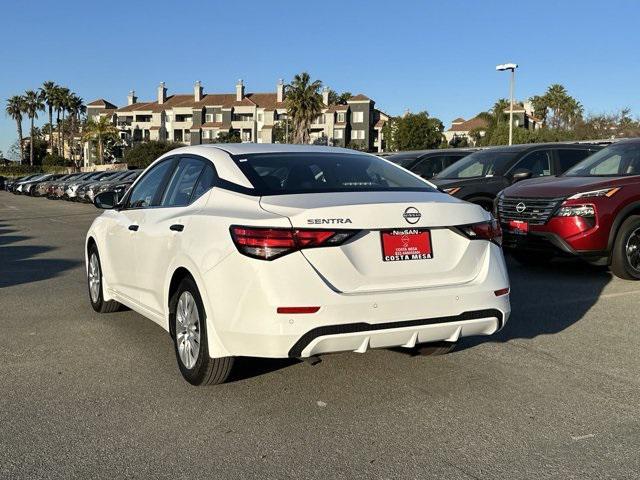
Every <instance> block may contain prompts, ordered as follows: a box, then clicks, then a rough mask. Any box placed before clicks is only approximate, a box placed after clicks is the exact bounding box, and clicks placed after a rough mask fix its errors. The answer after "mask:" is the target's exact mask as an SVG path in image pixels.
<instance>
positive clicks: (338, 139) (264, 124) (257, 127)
mask: <svg viewBox="0 0 640 480" xmlns="http://www.w3.org/2000/svg"><path fill="white" fill-rule="evenodd" d="M284 96H285V86H284V83H283V82H282V80H280V81H279V82H278V83H277V85H276V89H275V91H274V92H266V93H252V92H247V91H246V90H245V85H244V83H243V81H242V80H239V81H238V82H237V84H236V86H235V92H234V93H205V92H204V88H203V86H202V83H201V82H200V81H197V82H195V84H194V87H193V92H192V93H188V94H184V93H181V94H173V95H171V94H169V93H168V90H167V87H166V85H165V84H164V82H162V83H160V85H159V86H158V88H157V96H156V100H155V101H152V102H141V101H139V100H138V98H137V97H136V95H135V92H133V91H132V92H130V93H129V95H128V97H127V105H125V106H123V107H117V106H116V105H114V104H113V103H111V102H108V101H107V100H104V99H98V100H95V101H93V102H91V103H89V104H88V105H87V117H88V118H91V119H94V120H95V119H98V118H100V117H107V118H108V119H109V120H110V121H111V122H112V123H113V124H114V125H115V126H116V127H117V129H118V132H119V137H120V140H121V144H122V149H126V148H128V147H131V146H133V145H135V144H136V143H139V142H145V141H148V140H166V141H172V142H180V143H183V144H185V145H199V144H205V143H213V142H216V141H217V139H218V136H219V135H220V134H222V133H231V132H234V133H237V134H239V135H240V138H241V140H242V141H243V142H255V143H274V142H275V141H276V139H275V138H274V127H276V125H278V124H279V123H280V124H281V125H282V126H283V128H286V127H285V125H286V120H287V108H286V106H285V98H284ZM322 97H323V103H324V108H323V110H322V113H321V114H320V115H319V116H318V117H317V118H316V119H315V120H314V122H313V123H312V125H311V132H310V137H311V142H312V143H313V142H316V143H322V144H327V143H328V144H329V145H334V146H343V147H345V146H350V147H352V148H358V149H362V150H367V151H375V152H381V151H383V150H384V146H385V145H384V138H383V134H382V127H383V126H384V124H385V122H386V121H388V119H389V117H388V116H387V115H386V114H384V113H383V112H381V111H380V110H378V109H376V108H375V102H374V101H373V100H372V99H370V98H369V97H367V96H365V95H362V94H359V95H355V96H353V97H351V98H350V99H348V100H347V102H346V104H345V105H329V90H328V89H327V88H325V89H324V90H323V91H322ZM120 154H121V152H120ZM84 159H85V165H90V164H93V163H95V161H96V152H95V148H94V146H93V145H91V144H90V143H89V142H87V143H85V145H84Z"/></svg>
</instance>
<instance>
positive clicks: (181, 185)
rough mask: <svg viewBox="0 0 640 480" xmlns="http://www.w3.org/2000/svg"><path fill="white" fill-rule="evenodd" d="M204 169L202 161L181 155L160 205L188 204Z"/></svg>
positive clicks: (178, 205)
mask: <svg viewBox="0 0 640 480" xmlns="http://www.w3.org/2000/svg"><path fill="white" fill-rule="evenodd" d="M203 169H204V162H203V161H202V160H199V159H197V158H190V157H183V158H181V159H180V162H179V163H178V167H177V168H176V169H175V170H174V171H173V175H172V176H171V180H169V184H168V186H167V189H166V190H165V192H164V196H163V197H162V201H161V202H160V205H162V206H163V207H184V206H185V205H189V202H190V201H191V196H192V194H193V191H194V189H195V186H196V182H197V181H198V177H199V176H200V174H201V173H202V170H203Z"/></svg>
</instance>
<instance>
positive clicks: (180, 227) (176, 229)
mask: <svg viewBox="0 0 640 480" xmlns="http://www.w3.org/2000/svg"><path fill="white" fill-rule="evenodd" d="M169 230H173V231H174V232H181V231H183V230H184V225H180V224H179V223H175V224H173V225H171V226H170V227H169Z"/></svg>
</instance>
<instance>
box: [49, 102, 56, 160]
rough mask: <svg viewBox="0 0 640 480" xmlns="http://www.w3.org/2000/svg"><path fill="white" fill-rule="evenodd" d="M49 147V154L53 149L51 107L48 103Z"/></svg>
mask: <svg viewBox="0 0 640 480" xmlns="http://www.w3.org/2000/svg"><path fill="white" fill-rule="evenodd" d="M49 148H50V149H51V155H53V154H54V153H55V152H54V151H53V107H52V106H51V105H49Z"/></svg>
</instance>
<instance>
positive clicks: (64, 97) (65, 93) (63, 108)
mask: <svg viewBox="0 0 640 480" xmlns="http://www.w3.org/2000/svg"><path fill="white" fill-rule="evenodd" d="M70 95H71V91H70V90H69V89H68V88H66V87H60V88H58V108H59V109H60V112H61V113H62V122H60V120H59V119H58V139H59V145H60V149H61V150H62V151H61V153H60V155H62V156H63V157H64V121H65V114H66V112H67V110H68V109H69V98H70Z"/></svg>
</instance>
